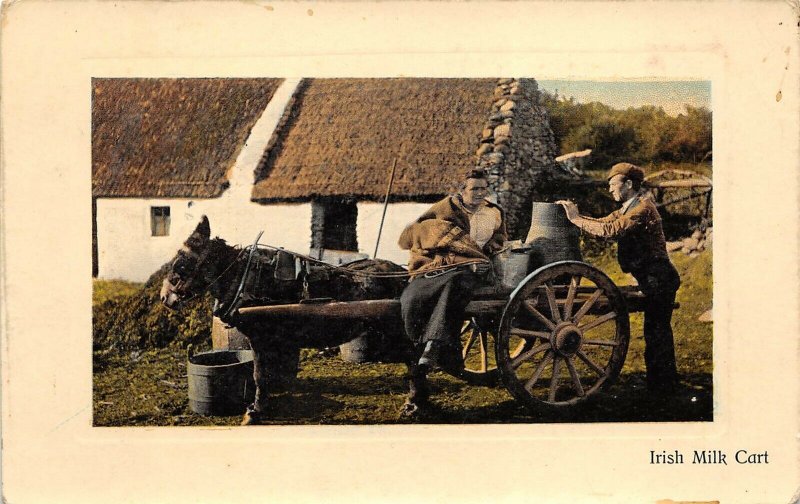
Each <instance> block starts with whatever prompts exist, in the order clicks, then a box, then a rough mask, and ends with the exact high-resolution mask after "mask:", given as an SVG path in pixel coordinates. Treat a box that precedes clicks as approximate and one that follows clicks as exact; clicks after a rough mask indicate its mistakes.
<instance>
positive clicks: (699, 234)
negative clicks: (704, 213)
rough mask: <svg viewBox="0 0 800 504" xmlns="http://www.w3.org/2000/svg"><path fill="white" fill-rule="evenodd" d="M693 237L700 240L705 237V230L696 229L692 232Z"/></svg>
mask: <svg viewBox="0 0 800 504" xmlns="http://www.w3.org/2000/svg"><path fill="white" fill-rule="evenodd" d="M692 238H694V239H695V240H697V241H700V240H701V239H702V238H703V232H702V231H700V230H699V229H695V230H694V233H692Z"/></svg>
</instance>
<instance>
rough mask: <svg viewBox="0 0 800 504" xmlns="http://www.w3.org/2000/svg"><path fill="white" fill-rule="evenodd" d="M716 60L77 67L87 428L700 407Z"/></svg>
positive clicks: (667, 414) (604, 417)
mask: <svg viewBox="0 0 800 504" xmlns="http://www.w3.org/2000/svg"><path fill="white" fill-rule="evenodd" d="M712 84H713V83H712V82H711V81H709V80H704V79H696V80H688V79H683V80H675V79H666V78H664V79H647V80H625V79H619V80H613V81H612V80H606V81H599V80H579V79H562V80H554V79H538V78H536V77H535V76H532V77H524V78H523V77H518V78H511V77H502V76H501V77H496V78H418V77H415V78H411V77H406V78H284V77H274V78H231V77H228V78H108V77H95V78H92V79H91V167H92V171H91V177H92V181H91V182H92V184H91V186H92V191H91V209H92V212H91V218H92V249H91V253H92V277H93V278H92V289H93V296H92V396H93V399H92V425H93V426H95V427H132V426H202V425H208V426H211V425H219V426H234V425H240V424H243V425H256V424H262V425H321V424H337V425H363V424H419V423H421V424H494V423H497V424H500V423H502V424H509V423H518V424H537V423H597V422H665V423H668V422H712V421H713V420H714V419H715V407H714V387H713V385H714V379H715V375H716V373H717V372H718V371H719V370H718V369H716V368H715V359H714V357H715V356H714V352H713V348H714V334H713V333H714V331H713V327H714V324H713V316H712V309H713V296H712V291H713V276H712V265H713V229H714V227H713V217H714V212H713V200H714V198H713V183H712V180H713V179H714V177H713V153H712V136H713V135H712V106H711V103H712V100H711V97H712V91H713V85H712ZM88 203H89V202H88V201H87V205H88Z"/></svg>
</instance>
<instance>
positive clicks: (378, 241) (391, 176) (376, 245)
mask: <svg viewBox="0 0 800 504" xmlns="http://www.w3.org/2000/svg"><path fill="white" fill-rule="evenodd" d="M395 168H397V158H394V162H393V163H392V174H391V175H389V187H387V188H386V199H385V200H384V201H383V215H381V226H380V227H379V228H378V239H377V240H375V253H374V254H372V258H373V259H374V258H376V257H378V245H379V244H380V243H381V233H382V232H383V221H384V219H386V208H387V207H388V206H389V195H390V194H391V193H392V184H393V183H394V170H395Z"/></svg>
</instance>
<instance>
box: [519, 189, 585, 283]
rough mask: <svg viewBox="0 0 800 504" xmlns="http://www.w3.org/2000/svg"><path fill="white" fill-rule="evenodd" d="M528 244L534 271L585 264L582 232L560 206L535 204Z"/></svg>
mask: <svg viewBox="0 0 800 504" xmlns="http://www.w3.org/2000/svg"><path fill="white" fill-rule="evenodd" d="M525 243H526V244H527V245H528V246H529V247H530V248H531V259H530V266H529V268H530V270H531V271H533V270H535V269H537V268H539V267H541V266H544V265H546V264H550V263H554V262H557V261H581V260H583V257H582V256H581V245H580V230H579V229H578V228H577V227H576V226H575V225H573V224H572V223H571V222H570V221H569V220H568V219H567V213H566V211H565V210H564V207H562V206H561V205H558V204H556V203H540V202H534V203H533V210H532V212H531V228H530V230H528V237H527V238H526V239H525Z"/></svg>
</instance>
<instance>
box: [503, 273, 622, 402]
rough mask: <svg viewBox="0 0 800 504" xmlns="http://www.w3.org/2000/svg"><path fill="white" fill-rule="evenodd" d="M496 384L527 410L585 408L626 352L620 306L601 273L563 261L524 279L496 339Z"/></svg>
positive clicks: (614, 289)
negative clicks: (500, 382)
mask: <svg viewBox="0 0 800 504" xmlns="http://www.w3.org/2000/svg"><path fill="white" fill-rule="evenodd" d="M498 334H499V337H498V338H497V342H496V345H497V348H496V349H495V354H496V356H497V365H498V368H499V369H500V375H501V377H502V379H503V384H504V385H505V386H506V388H507V389H508V390H509V392H511V394H512V395H513V396H514V398H515V399H517V400H519V401H520V402H522V403H523V404H525V405H526V406H528V407H530V408H534V409H535V408H536V407H539V406H569V405H574V404H577V403H579V402H581V401H584V400H586V399H587V398H588V397H589V396H591V395H592V394H593V393H595V392H597V391H598V390H600V389H601V388H602V387H603V386H604V385H607V384H610V383H611V382H613V380H614V379H616V377H617V376H618V375H619V372H620V370H621V369H622V365H623V363H624V362H625V354H626V353H627V351H628V339H629V336H630V325H629V321H628V309H627V306H626V303H625V298H624V297H623V296H622V294H621V293H620V291H619V289H617V287H616V285H614V283H613V282H612V281H611V280H610V279H609V278H608V277H607V276H606V275H605V274H604V273H602V272H601V271H599V270H598V269H596V268H594V267H592V266H590V265H588V264H586V263H582V262H576V261H562V262H557V263H553V264H549V265H547V266H543V267H542V268H539V269H538V270H536V271H534V272H533V273H531V274H530V275H528V276H527V277H526V278H525V279H524V280H523V281H522V282H521V283H520V284H519V286H518V287H517V288H516V289H515V290H514V292H513V293H512V294H511V298H510V299H509V302H508V304H507V305H506V308H505V310H504V311H503V318H502V319H501V321H500V330H499V332H498Z"/></svg>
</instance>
